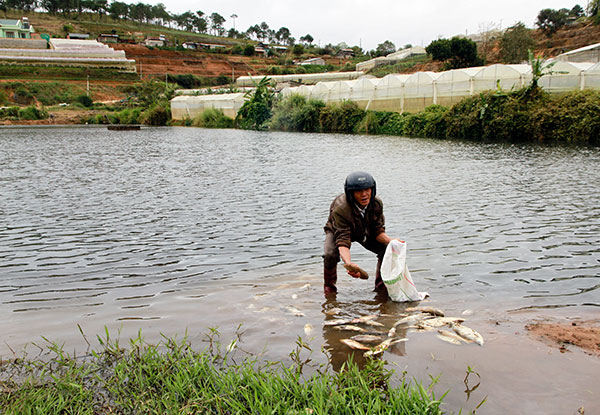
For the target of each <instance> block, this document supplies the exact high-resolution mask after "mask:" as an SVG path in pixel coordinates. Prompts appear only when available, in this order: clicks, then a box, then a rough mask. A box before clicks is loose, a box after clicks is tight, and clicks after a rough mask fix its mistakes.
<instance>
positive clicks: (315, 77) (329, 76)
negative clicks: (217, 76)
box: [235, 71, 364, 86]
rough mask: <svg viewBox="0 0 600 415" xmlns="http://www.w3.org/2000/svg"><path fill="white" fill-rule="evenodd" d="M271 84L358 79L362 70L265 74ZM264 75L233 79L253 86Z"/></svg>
mask: <svg viewBox="0 0 600 415" xmlns="http://www.w3.org/2000/svg"><path fill="white" fill-rule="evenodd" d="M266 76H267V78H269V79H270V80H271V82H272V83H273V84H283V83H289V82H296V83H299V84H307V85H315V84H316V83H317V82H321V81H343V80H350V79H358V78H360V77H361V76H364V72H360V71H358V72H324V73H306V74H293V75H266ZM264 77H265V75H256V76H240V77H239V78H237V79H236V80H235V84H236V85H237V86H254V85H255V84H257V83H259V82H260V81H261V79H263V78H264Z"/></svg>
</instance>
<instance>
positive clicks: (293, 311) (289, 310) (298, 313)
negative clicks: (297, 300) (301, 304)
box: [285, 306, 304, 317]
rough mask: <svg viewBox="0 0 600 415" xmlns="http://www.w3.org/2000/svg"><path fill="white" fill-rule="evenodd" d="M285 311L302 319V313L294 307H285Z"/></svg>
mask: <svg viewBox="0 0 600 415" xmlns="http://www.w3.org/2000/svg"><path fill="white" fill-rule="evenodd" d="M285 309H286V311H287V312H288V313H291V314H293V315H295V316H296V317H304V313H303V312H302V311H300V310H298V309H297V308H296V307H293V306H287V307H286V308H285Z"/></svg>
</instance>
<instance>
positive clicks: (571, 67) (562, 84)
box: [538, 61, 594, 92]
mask: <svg viewBox="0 0 600 415" xmlns="http://www.w3.org/2000/svg"><path fill="white" fill-rule="evenodd" d="M593 65H594V64H593V63H576V62H566V61H555V62H554V65H553V66H552V67H551V68H550V71H551V73H552V74H551V75H545V76H542V77H541V78H540V80H539V81H538V85H539V86H541V87H542V88H544V90H546V91H547V92H566V91H572V90H574V89H583V87H582V85H583V84H582V81H583V74H584V73H585V71H586V70H588V69H589V68H591V67H592V66H593Z"/></svg>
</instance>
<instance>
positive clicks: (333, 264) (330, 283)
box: [323, 232, 387, 294]
mask: <svg viewBox="0 0 600 415" xmlns="http://www.w3.org/2000/svg"><path fill="white" fill-rule="evenodd" d="M360 244H361V245H362V246H363V247H364V248H365V249H367V250H369V251H371V252H373V253H374V254H376V255H377V270H376V271H375V289H376V290H385V291H386V292H387V288H386V287H385V284H384V283H383V280H382V279H381V261H382V260H383V255H384V254H385V249H386V248H387V245H386V244H383V243H381V242H377V241H376V240H374V239H367V240H366V241H365V242H364V243H360ZM338 262H340V251H339V249H338V248H337V246H336V245H335V238H334V237H333V233H331V232H325V247H324V255H323V265H324V270H323V278H324V287H323V288H324V290H325V294H330V293H335V292H337V288H336V282H337V264H338Z"/></svg>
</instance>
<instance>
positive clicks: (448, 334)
mask: <svg viewBox="0 0 600 415" xmlns="http://www.w3.org/2000/svg"><path fill="white" fill-rule="evenodd" d="M438 333H439V334H440V335H442V336H445V337H450V338H453V339H455V340H458V341H459V342H465V343H471V341H470V340H467V339H463V338H462V337H460V336H459V335H458V334H456V333H454V332H452V331H448V330H438Z"/></svg>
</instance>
